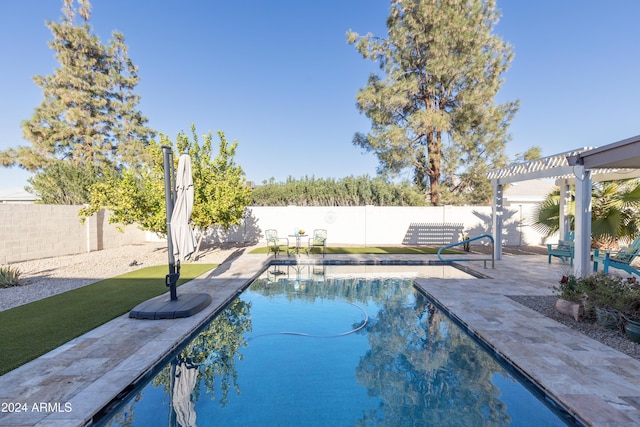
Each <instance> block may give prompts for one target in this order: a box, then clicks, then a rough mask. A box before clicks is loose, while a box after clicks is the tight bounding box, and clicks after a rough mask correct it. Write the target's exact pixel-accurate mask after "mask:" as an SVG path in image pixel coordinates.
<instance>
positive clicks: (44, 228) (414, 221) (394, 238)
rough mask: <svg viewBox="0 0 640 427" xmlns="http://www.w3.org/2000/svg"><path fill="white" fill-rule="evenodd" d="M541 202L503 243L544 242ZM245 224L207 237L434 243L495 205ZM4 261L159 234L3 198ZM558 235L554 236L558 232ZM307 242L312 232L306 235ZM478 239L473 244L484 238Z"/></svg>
mask: <svg viewBox="0 0 640 427" xmlns="http://www.w3.org/2000/svg"><path fill="white" fill-rule="evenodd" d="M534 207H535V205H534V204H531V205H527V204H520V205H518V206H510V207H507V208H506V209H505V216H504V228H503V231H504V236H503V244H504V245H506V246H521V245H540V244H543V243H545V242H544V239H543V237H542V236H541V235H540V234H539V233H537V232H535V230H533V229H532V228H531V227H529V226H526V225H524V226H522V225H521V224H523V223H526V222H527V221H526V219H527V218H529V216H530V212H531V211H532V210H533V209H534ZM247 212H248V215H247V216H246V218H245V220H244V221H243V223H242V225H240V226H237V227H232V228H231V229H229V230H228V231H225V230H223V229H221V228H212V229H210V230H208V231H207V233H206V235H205V239H204V241H205V242H206V243H258V242H264V231H265V230H267V229H270V228H274V229H276V230H278V233H279V234H280V235H281V236H283V237H286V236H287V235H289V234H293V232H294V230H296V229H301V228H302V229H304V230H305V231H306V232H307V234H309V235H311V233H312V232H313V229H315V228H323V229H326V230H327V234H328V244H329V245H403V244H405V245H432V246H444V245H448V244H451V243H454V242H457V241H459V238H460V234H461V233H463V232H466V233H467V234H468V235H469V236H470V237H475V236H479V235H481V234H491V233H492V230H491V207H489V206H475V207H474V206H439V207H379V206H354V207H332V206H319V207H302V206H287V207H251V208H248V209H247ZM0 236H1V238H0V265H4V264H9V263H14V262H19V261H27V260H31V259H38V258H49V257H54V256H60V255H73V254H78V253H83V252H89V251H95V250H101V249H106V248H113V247H118V246H123V245H128V244H133V243H140V242H144V241H150V240H154V241H158V239H157V237H155V236H153V235H151V234H150V233H144V232H142V231H141V230H139V229H138V228H137V227H135V226H128V227H126V228H125V232H124V233H121V232H119V231H117V230H116V227H115V225H112V224H109V221H108V213H105V212H101V213H99V214H97V215H94V216H93V217H91V218H89V219H88V220H87V222H86V223H85V224H82V223H80V218H79V217H78V206H59V205H38V204H0ZM556 239H557V237H556V236H554V238H553V239H552V240H556ZM303 243H305V244H306V240H305V241H304V242H303ZM483 243H486V242H485V241H476V242H473V243H472V244H483Z"/></svg>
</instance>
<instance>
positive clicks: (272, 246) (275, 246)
mask: <svg viewBox="0 0 640 427" xmlns="http://www.w3.org/2000/svg"><path fill="white" fill-rule="evenodd" d="M264 237H265V239H267V255H268V254H269V253H271V252H273V255H274V257H275V258H278V252H283V251H284V252H286V253H287V256H289V239H288V238H286V237H278V232H277V231H276V230H273V229H269V230H265V231H264Z"/></svg>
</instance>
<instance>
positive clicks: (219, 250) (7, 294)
mask: <svg viewBox="0 0 640 427" xmlns="http://www.w3.org/2000/svg"><path fill="white" fill-rule="evenodd" d="M245 249H247V248H244V247H238V246H237V245H236V246H214V247H208V248H203V249H202V250H201V253H200V256H199V258H198V260H195V261H189V262H196V263H205V264H206V263H209V264H221V263H223V262H224V261H225V260H227V259H231V258H234V257H236V256H238V255H240V254H241V253H242V252H244V250H245ZM162 264H164V265H167V264H168V255H167V245H166V243H144V244H137V245H127V246H123V247H120V248H114V249H105V250H101V251H95V252H89V253H84V254H78V255H68V256H61V257H55V258H44V259H37V260H33V261H23V262H17V263H14V264H12V266H13V267H16V268H17V269H18V270H19V271H20V272H21V273H22V274H21V276H20V281H21V283H22V284H23V286H15V287H10V288H0V311H3V310H7V309H9V308H12V307H15V306H18V305H22V304H26V303H29V302H32V301H36V300H39V299H42V298H46V297H49V296H51V295H55V294H59V293H62V292H66V291H68V290H71V289H75V288H79V287H81V286H85V285H89V284H91V283H94V282H97V281H99V280H102V279H106V278H109V277H114V276H118V275H120V274H124V273H128V272H130V271H133V270H137V269H140V268H143V267H149V266H154V265H162Z"/></svg>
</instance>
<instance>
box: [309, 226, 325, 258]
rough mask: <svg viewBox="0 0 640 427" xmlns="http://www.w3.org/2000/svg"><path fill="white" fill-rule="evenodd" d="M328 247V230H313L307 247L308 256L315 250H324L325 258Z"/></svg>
mask: <svg viewBox="0 0 640 427" xmlns="http://www.w3.org/2000/svg"><path fill="white" fill-rule="evenodd" d="M326 247H327V230H313V235H312V237H310V238H309V243H308V245H307V255H309V253H311V251H312V249H313V248H322V257H323V258H324V248H326Z"/></svg>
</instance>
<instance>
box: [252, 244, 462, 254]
mask: <svg viewBox="0 0 640 427" xmlns="http://www.w3.org/2000/svg"><path fill="white" fill-rule="evenodd" d="M303 249H304V250H306V248H301V250H300V252H302V250H303ZM268 250H269V249H268V248H267V247H266V246H263V247H260V248H256V249H254V250H252V251H251V252H250V253H252V254H266V253H267V251H268ZM318 252H319V249H318V248H314V249H313V253H318ZM437 253H438V248H428V247H419V248H418V247H412V246H381V247H340V246H327V247H326V248H325V254H333V255H338V254H346V255H355V254H395V255H398V254H423V255H435V254H437ZM442 253H443V254H457V253H460V252H458V251H455V250H450V249H446V250H444V251H442Z"/></svg>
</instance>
